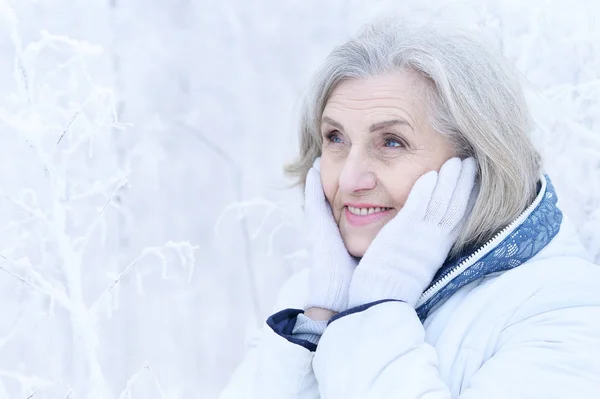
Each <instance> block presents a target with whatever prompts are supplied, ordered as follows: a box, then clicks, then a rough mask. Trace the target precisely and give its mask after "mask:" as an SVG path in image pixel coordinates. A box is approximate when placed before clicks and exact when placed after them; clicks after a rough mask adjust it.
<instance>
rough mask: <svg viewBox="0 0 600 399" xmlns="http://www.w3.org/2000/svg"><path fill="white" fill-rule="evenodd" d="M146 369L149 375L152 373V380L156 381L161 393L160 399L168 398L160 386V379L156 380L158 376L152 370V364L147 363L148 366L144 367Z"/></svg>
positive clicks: (155, 383)
mask: <svg viewBox="0 0 600 399" xmlns="http://www.w3.org/2000/svg"><path fill="white" fill-rule="evenodd" d="M144 367H145V368H146V370H148V373H150V376H151V377H152V380H154V385H155V386H156V389H158V392H159V393H160V397H161V398H165V397H166V396H165V391H163V389H162V387H161V386H160V383H159V382H158V378H156V374H154V372H153V371H152V369H151V368H150V364H148V363H146V366H144Z"/></svg>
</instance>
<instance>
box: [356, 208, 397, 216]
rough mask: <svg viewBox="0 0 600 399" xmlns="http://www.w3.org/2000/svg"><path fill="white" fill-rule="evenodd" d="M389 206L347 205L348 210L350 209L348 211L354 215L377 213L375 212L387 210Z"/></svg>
mask: <svg viewBox="0 0 600 399" xmlns="http://www.w3.org/2000/svg"><path fill="white" fill-rule="evenodd" d="M389 209H391V208H379V207H378V208H355V207H353V206H349V207H348V210H349V211H350V213H352V214H354V215H358V216H366V215H371V214H373V213H377V212H383V211H387V210H389Z"/></svg>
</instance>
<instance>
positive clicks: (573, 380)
mask: <svg viewBox="0 0 600 399" xmlns="http://www.w3.org/2000/svg"><path fill="white" fill-rule="evenodd" d="M598 227H599V228H600V226H598ZM307 284H308V271H303V272H301V273H299V274H298V275H296V276H294V277H292V278H291V279H290V280H289V281H288V282H287V283H286V284H285V285H284V287H283V289H282V290H281V293H280V295H279V299H278V301H277V305H276V307H277V310H281V309H286V308H292V309H293V308H301V307H302V305H303V303H304V299H305V295H306V293H307V288H308V287H307ZM286 312H287V313H286ZM298 312H299V311H291V310H288V311H284V312H280V313H279V316H277V315H275V316H277V317H275V319H277V318H279V319H281V318H282V317H283V318H285V317H288V316H286V315H289V317H290V318H291V320H290V321H289V324H290V325H291V327H293V323H295V321H294V320H293V315H294V314H297V313H298ZM269 321H270V322H269V323H268V324H266V325H265V326H264V328H263V329H262V330H261V332H260V336H259V337H258V339H257V340H256V342H254V344H253V345H252V347H251V348H250V349H249V351H248V353H247V356H246V358H245V360H244V361H243V363H242V364H241V365H240V366H239V368H238V369H237V370H236V372H235V373H234V375H233V377H232V378H231V381H230V382H229V385H228V386H227V387H226V389H225V390H224V391H223V393H222V395H221V399H234V398H235V399H242V398H252V399H254V398H256V399H258V398H260V399H267V398H278V399H286V398H297V399H308V398H323V399H332V398H403V399H413V398H432V399H433V398H435V399H438V398H439V399H442V398H460V399H493V398H503V399H504V398H510V399H517V398H532V399H533V398H536V399H537V398H543V399H550V398H561V399H566V398H569V399H570V398H574V399H588V398H589V399H598V398H600V267H599V266H597V265H594V264H592V263H591V262H590V261H589V260H587V254H586V252H585V250H584V249H583V247H582V245H581V244H580V242H579V240H578V238H577V236H576V232H575V230H574V228H573V226H572V225H571V224H570V223H569V222H568V221H567V220H566V219H564V218H563V217H562V213H561V212H560V210H559V208H558V207H557V206H556V195H555V193H554V189H553V187H552V184H551V183H550V181H549V179H547V178H545V179H542V181H541V188H540V192H539V194H538V197H537V199H536V201H535V202H534V204H532V206H530V207H529V208H528V209H527V210H526V211H525V213H524V214H523V215H521V217H519V218H518V219H517V220H516V221H515V222H514V223H513V224H511V225H510V226H509V227H508V228H507V229H505V230H504V231H502V232H501V233H499V235H498V236H497V237H496V238H495V239H493V240H492V241H491V242H489V243H488V244H486V246H484V247H482V248H479V249H478V250H477V251H475V252H474V253H472V254H471V255H470V256H469V257H467V258H466V259H465V258H463V259H460V260H458V261H457V262H455V263H454V264H452V265H450V266H446V267H444V268H443V269H442V270H441V271H440V273H438V276H436V278H435V279H434V282H433V283H432V285H431V286H430V288H429V289H428V290H427V291H426V292H425V293H424V295H423V296H422V297H421V299H420V301H419V303H418V304H417V311H415V309H414V308H412V307H411V306H409V305H407V304H406V303H403V302H397V301H389V302H381V303H377V304H367V305H365V306H361V307H359V308H356V309H350V310H349V311H347V312H344V313H343V314H340V315H339V317H338V318H336V319H335V320H333V321H332V322H330V324H329V325H328V327H327V329H326V330H325V332H324V334H323V336H322V337H321V340H320V342H319V344H318V346H317V348H316V351H311V350H310V349H308V348H307V347H305V346H307V345H304V346H303V345H302V344H298V343H297V342H293V341H294V340H293V337H290V336H289V333H290V328H289V325H288V326H287V327H285V326H284V328H283V329H282V328H279V327H280V326H281V323H279V324H278V325H275V324H277V323H274V322H273V317H271V318H270V319H269ZM284 324H285V323H284ZM312 349H314V348H312Z"/></svg>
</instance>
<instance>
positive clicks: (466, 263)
mask: <svg viewBox="0 0 600 399" xmlns="http://www.w3.org/2000/svg"><path fill="white" fill-rule="evenodd" d="M541 180H542V187H541V189H540V193H539V194H538V196H537V198H536V199H535V201H533V203H532V204H531V205H529V206H528V207H527V209H525V210H524V211H523V212H522V213H521V214H520V215H519V217H517V218H516V219H515V220H514V221H513V222H512V223H510V224H509V225H508V226H506V227H505V228H503V229H502V230H501V231H500V232H498V233H496V235H495V236H494V237H492V238H491V239H490V240H489V241H488V242H486V243H485V244H483V245H482V246H481V247H479V248H478V249H477V250H476V251H475V252H473V253H472V254H471V255H469V257H468V258H467V259H465V260H463V261H462V262H460V263H459V264H458V265H456V266H454V267H453V268H452V269H451V270H450V272H448V273H446V275H445V276H444V277H442V278H440V279H439V280H438V281H436V282H435V283H433V285H431V286H430V287H429V288H428V289H427V290H425V292H424V293H423V294H422V295H421V296H420V297H419V300H418V301H417V304H416V308H418V307H419V306H421V305H423V304H424V303H425V302H427V301H428V300H430V299H431V298H432V297H433V296H434V295H435V294H436V293H437V292H438V291H439V290H441V289H442V288H443V287H444V286H445V285H446V284H447V283H449V282H450V281H452V280H453V279H454V278H455V277H456V276H458V275H460V274H461V273H463V272H464V271H465V270H466V269H468V268H469V267H471V266H472V265H473V264H474V263H475V262H477V261H478V260H479V259H481V258H482V257H483V255H485V254H486V253H487V250H488V249H489V248H490V247H492V248H493V247H494V246H496V245H498V243H499V242H502V240H504V239H505V238H506V237H507V236H508V235H509V234H510V233H511V232H512V231H513V230H514V229H515V227H516V226H518V225H520V224H521V223H523V222H524V221H525V219H527V217H528V216H529V215H530V214H531V212H532V211H533V209H535V207H537V206H538V205H539V203H540V202H541V200H542V198H543V197H544V195H545V194H546V178H545V177H544V176H542V179H541Z"/></svg>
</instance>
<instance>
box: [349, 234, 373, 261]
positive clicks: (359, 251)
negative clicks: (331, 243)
mask: <svg viewBox="0 0 600 399" xmlns="http://www.w3.org/2000/svg"><path fill="white" fill-rule="evenodd" d="M372 241H373V239H371V238H366V237H344V244H345V245H346V249H347V250H348V253H349V254H350V255H352V256H354V257H357V258H362V257H363V256H364V254H365V253H366V252H367V248H369V245H371V242H372Z"/></svg>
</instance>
